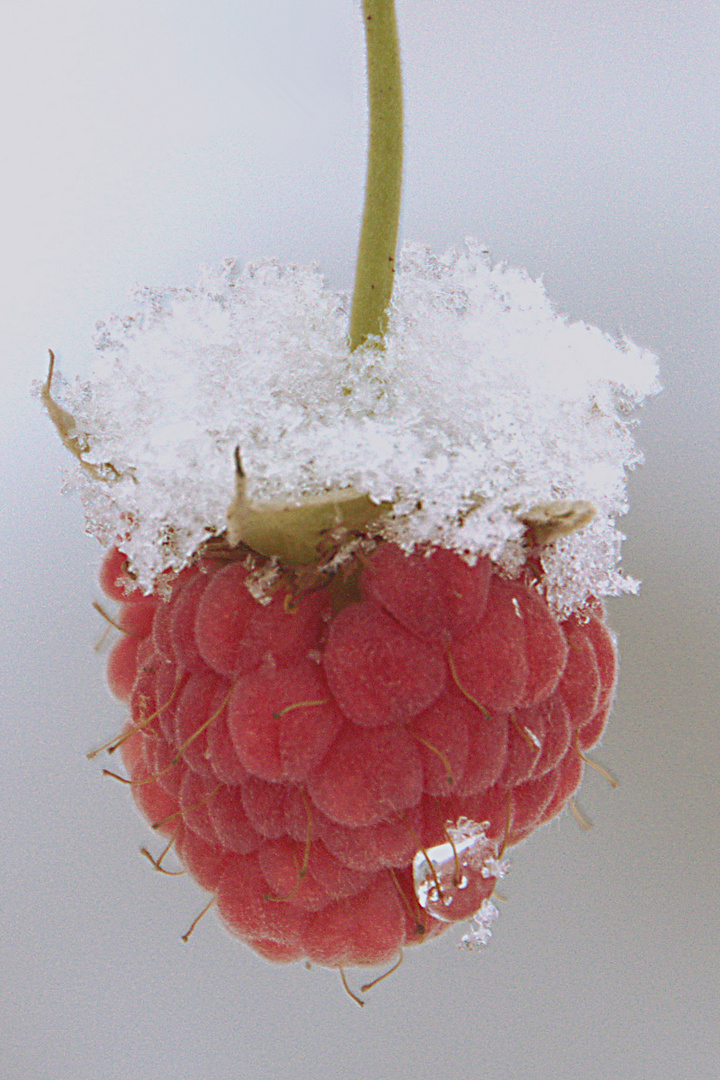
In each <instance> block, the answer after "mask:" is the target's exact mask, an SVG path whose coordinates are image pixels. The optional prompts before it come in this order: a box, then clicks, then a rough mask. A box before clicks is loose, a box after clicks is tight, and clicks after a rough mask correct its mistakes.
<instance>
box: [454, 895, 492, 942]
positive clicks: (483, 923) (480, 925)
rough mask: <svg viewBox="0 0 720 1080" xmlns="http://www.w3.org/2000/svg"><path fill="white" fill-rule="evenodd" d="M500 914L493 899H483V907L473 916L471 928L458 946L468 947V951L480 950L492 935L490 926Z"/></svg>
mask: <svg viewBox="0 0 720 1080" xmlns="http://www.w3.org/2000/svg"><path fill="white" fill-rule="evenodd" d="M499 914H500V912H499V911H498V909H497V908H496V907H495V905H494V904H493V902H492V900H483V903H482V907H481V908H480V910H479V911H476V912H475V914H474V915H473V917H472V920H471V922H470V930H469V931H468V933H467V934H465V935H464V936H463V937H462V938H461V939H460V944H459V945H458V948H459V949H467V950H468V952H479V951H480V949H482V948H484V947H485V946H486V945H487V944H488V942H489V941H490V938H491V937H492V930H491V929H490V927H491V926H492V924H493V923H494V922H495V920H496V919H497V917H498V915H499Z"/></svg>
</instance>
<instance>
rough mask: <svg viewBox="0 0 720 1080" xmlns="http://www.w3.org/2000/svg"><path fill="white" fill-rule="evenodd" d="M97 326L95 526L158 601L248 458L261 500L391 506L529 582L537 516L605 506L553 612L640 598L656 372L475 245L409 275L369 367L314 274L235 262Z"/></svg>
mask: <svg viewBox="0 0 720 1080" xmlns="http://www.w3.org/2000/svg"><path fill="white" fill-rule="evenodd" d="M136 300H137V310H136V311H135V312H134V314H131V315H129V316H127V317H123V318H120V317H114V318H111V319H110V320H109V321H108V322H107V323H106V324H101V325H99V327H98V333H97V337H96V343H95V344H96V351H95V354H94V358H93V360H92V361H91V362H90V364H89V366H88V376H87V378H86V379H81V380H77V381H75V382H74V383H72V384H68V383H64V382H63V381H62V379H60V378H57V377H56V378H55V380H54V383H53V393H54V395H55V398H56V400H57V401H58V404H59V405H60V406H61V407H63V408H64V409H66V410H67V411H68V412H69V413H71V414H72V417H73V418H74V420H75V434H76V435H77V436H78V440H79V441H78V444H79V443H80V441H82V440H84V443H83V445H87V447H88V449H87V450H86V451H85V452H84V454H83V457H84V460H85V462H86V464H93V465H95V466H108V465H111V466H112V469H108V468H105V469H101V468H96V469H94V470H92V471H91V470H89V469H87V468H83V467H82V465H81V464H80V463H75V464H74V466H73V467H74V469H75V482H76V484H77V486H78V487H79V488H80V491H81V494H82V498H83V501H84V504H85V511H86V516H87V527H88V530H89V531H90V532H91V533H93V534H94V535H96V536H97V537H98V539H99V540H100V541H101V542H102V543H103V544H109V543H111V542H113V541H116V540H117V541H118V542H119V546H120V547H121V548H122V549H123V551H125V552H126V553H127V555H128V556H129V560H130V564H131V566H132V568H133V570H134V572H135V574H136V575H137V577H138V579H139V582H140V584H141V586H142V587H143V588H144V589H146V590H149V589H150V588H151V587H152V585H153V582H154V581H155V580H156V579H157V577H158V575H159V574H160V573H161V572H162V571H164V570H166V569H179V568H180V567H182V566H183V565H185V564H186V563H187V562H188V561H189V560H190V559H191V557H192V556H193V553H194V552H195V551H196V550H197V548H198V547H199V545H200V544H202V543H203V542H204V541H205V540H206V539H207V538H208V537H210V536H213V535H217V534H220V533H222V532H223V530H224V529H225V525H226V512H227V509H228V506H229V504H230V503H231V501H232V499H233V495H234V460H233V459H234V453H235V449H236V448H237V447H239V448H240V450H241V453H242V461H243V465H244V469H245V472H246V475H247V480H248V494H249V496H250V498H251V499H252V500H253V501H254V502H255V503H263V502H266V501H269V500H280V501H285V502H288V503H293V504H297V503H298V502H299V501H301V500H302V499H303V498H304V497H308V496H309V497H317V496H321V495H323V494H324V493H326V492H327V491H329V490H333V489H344V488H348V487H352V488H355V489H356V490H357V491H358V492H363V493H367V494H369V495H370V496H371V498H372V499H373V500H375V501H376V502H378V503H379V502H382V501H384V500H389V501H392V502H393V504H394V513H393V514H392V515H390V516H389V517H388V518H387V519H386V521H385V525H384V528H385V531H386V534H387V535H388V536H391V537H393V538H394V539H396V540H397V541H398V542H399V543H401V544H402V545H403V546H404V547H406V548H411V547H412V546H413V545H415V544H418V543H422V542H428V541H429V542H432V543H437V544H443V545H445V546H447V547H451V548H455V549H457V550H458V551H461V552H464V553H466V555H467V557H468V558H470V559H472V558H473V557H475V556H477V554H478V553H486V554H488V555H490V556H491V558H493V559H495V560H496V561H497V562H499V563H500V564H501V565H502V566H504V567H505V568H506V569H507V570H509V571H510V572H511V573H515V572H517V571H518V569H519V568H520V567H521V565H522V562H523V559H524V557H525V554H524V549H523V547H522V545H521V543H520V539H521V537H522V533H523V525H522V523H521V521H520V516H521V515H522V513H523V512H524V511H528V510H530V509H531V508H533V507H535V506H537V505H538V504H540V503H544V502H547V501H552V500H558V499H569V500H587V501H589V502H591V503H593V504H594V505H595V507H597V510H598V513H597V516H596V517H595V519H594V521H593V522H592V524H591V525H590V526H588V527H587V528H585V529H583V530H582V531H580V532H577V533H574V534H572V535H570V536H567V537H563V538H561V539H559V540H556V541H554V542H553V543H551V544H550V545H549V546H548V547H547V549H546V552H545V556H544V568H545V574H546V589H547V593H548V596H549V598H550V600H551V602H552V603H553V604H554V605H555V606H556V607H557V609H558V610H561V611H569V610H572V609H573V608H575V607H577V606H578V605H580V604H582V602H583V601H584V600H585V599H586V598H587V596H588V595H590V594H593V595H596V596H605V595H612V594H616V593H618V592H622V591H627V590H632V589H634V588H635V583H634V582H632V581H628V580H627V579H625V578H624V577H623V576H622V574H621V573H620V572H619V569H618V561H619V554H620V543H621V540H622V536H621V534H620V533H619V532H618V530H617V527H616V524H615V519H616V518H617V517H618V515H621V514H622V513H624V512H625V510H626V494H625V490H626V473H627V470H628V469H630V468H632V467H633V466H634V465H636V464H637V463H638V462H639V460H640V455H639V454H638V452H637V449H636V447H635V445H634V441H633V437H632V428H633V425H634V423H635V419H634V414H635V411H636V409H637V406H638V405H640V404H641V403H642V401H643V400H644V399H645V398H646V397H647V396H648V395H649V394H653V393H655V392H656V391H657V390H658V388H659V387H658V382H657V370H656V369H657V364H656V359H655V357H654V356H653V355H652V354H651V353H649V352H647V351H646V350H643V349H641V348H639V347H637V346H636V345H634V344H632V343H631V342H630V341H628V340H626V339H622V340H620V341H615V340H613V339H611V338H610V337H608V336H607V335H605V334H603V333H601V332H600V331H599V330H597V329H595V328H594V327H591V326H588V325H586V324H585V323H582V322H570V321H568V320H567V319H566V318H564V317H562V316H561V315H559V314H557V313H556V312H555V310H554V309H553V307H552V305H551V303H550V301H549V300H548V298H547V296H546V294H545V290H544V287H543V285H542V283H541V282H539V281H534V280H532V279H531V278H530V277H529V276H528V275H527V274H526V273H525V272H523V271H521V270H514V269H510V268H508V267H506V266H504V265H495V266H493V265H492V264H491V263H490V261H489V259H488V257H487V253H486V252H484V251H483V250H482V249H481V248H479V247H478V246H477V245H475V244H474V243H468V244H467V245H466V247H465V248H464V249H463V250H461V251H455V250H452V251H449V252H447V253H445V254H444V255H441V256H437V255H434V254H432V253H431V252H430V251H428V250H427V249H425V248H423V247H420V246H407V247H405V248H404V250H403V252H402V253H401V257H400V259H399V264H398V271H397V277H396V287H395V293H394V297H393V304H392V310H391V312H390V327H389V331H388V335H387V339H386V347H385V349H384V350H379V349H378V348H377V347H375V345H376V344H377V343H375V345H373V344H372V343H371V344H370V345H369V346H367V347H364V348H363V349H361V350H358V351H357V352H355V353H353V354H350V352H349V350H348V345H347V339H346V335H347V325H348V310H349V299H348V296H347V294H346V293H343V292H333V291H332V290H330V289H329V288H328V287H327V286H326V284H325V282H324V281H323V279H322V277H321V275H320V273H319V272H318V271H317V270H316V269H315V268H312V267H311V268H299V267H294V266H287V267H283V266H280V265H278V264H277V263H275V262H272V261H266V262H262V263H257V264H254V265H248V266H245V267H240V266H238V265H237V264H235V263H233V262H228V263H226V264H225V265H224V266H223V267H221V268H220V269H219V270H218V271H216V272H206V273H205V274H204V275H203V277H202V278H201V280H200V282H199V283H198V284H197V286H195V287H191V288H184V289H164V290H163V289H144V290H142V291H141V292H140V293H139V294H138V296H137V298H136Z"/></svg>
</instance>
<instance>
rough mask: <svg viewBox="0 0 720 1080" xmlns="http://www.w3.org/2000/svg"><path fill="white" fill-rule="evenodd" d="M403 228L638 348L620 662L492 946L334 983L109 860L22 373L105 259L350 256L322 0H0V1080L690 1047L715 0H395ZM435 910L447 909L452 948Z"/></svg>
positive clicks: (713, 568) (171, 261) (714, 616)
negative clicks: (604, 725)
mask: <svg viewBox="0 0 720 1080" xmlns="http://www.w3.org/2000/svg"><path fill="white" fill-rule="evenodd" d="M399 15H400V21H401V31H402V40H403V52H404V59H405V72H406V93H407V180H406V194H405V204H404V214H403V234H404V236H405V237H406V238H408V239H414V240H423V241H426V242H428V243H430V244H432V245H433V246H436V247H444V246H446V245H449V244H452V243H459V242H461V241H462V240H463V238H464V237H465V236H466V235H474V236H476V237H478V238H479V239H480V240H481V241H483V242H485V243H486V244H487V245H489V247H490V248H491V250H492V253H493V256H494V257H495V258H496V259H498V260H501V259H502V260H507V261H508V262H510V263H511V264H514V265H523V266H527V267H528V268H529V269H530V270H531V272H532V273H533V274H536V275H540V274H542V275H544V278H545V281H546V284H547V287H548V290H549V292H550V294H551V296H552V297H554V298H555V300H556V301H557V303H558V305H559V306H560V307H561V309H563V310H564V311H567V312H568V313H570V314H571V315H572V316H573V317H582V318H587V319H588V320H590V321H592V322H595V323H597V324H599V325H600V326H601V327H602V328H603V329H605V330H608V331H610V332H613V333H614V332H616V331H618V330H622V331H624V332H626V333H627V334H628V335H630V336H631V337H632V338H634V339H635V340H637V341H638V342H640V343H642V344H644V345H647V346H649V347H651V348H653V349H654V350H655V351H657V352H658V353H660V355H661V356H662V359H663V369H662V370H663V381H664V383H665V387H666V389H665V393H664V395H663V396H662V398H660V399H657V400H656V401H655V402H653V403H652V404H651V405H650V406H648V408H647V409H646V410H645V415H644V417H643V424H642V428H641V431H640V442H641V445H642V446H643V448H644V449H645V451H646V454H647V459H648V460H647V465H646V466H645V467H644V468H643V469H642V470H640V471H638V472H637V473H635V474H634V475H633V477H632V480H631V494H632V500H633V509H632V512H631V513H630V515H629V516H628V517H627V519H626V527H627V532H628V534H629V537H630V539H629V540H628V542H627V545H626V549H625V564H626V567H627V569H628V571H629V572H630V573H632V574H633V575H635V576H637V577H642V578H643V579H644V587H643V591H642V594H641V596H640V598H638V599H635V600H633V599H624V600H621V601H617V602H614V603H613V604H612V605H611V610H612V620H613V623H614V626H615V627H616V629H617V630H618V632H619V634H620V640H621V651H622V678H621V684H620V692H619V695H618V699H617V706H616V709H615V717H614V720H613V722H612V724H611V726H610V729H609V731H608V734H607V736H606V738H605V740H604V744H603V746H602V748H601V750H600V752H599V754H598V755H597V756H598V757H599V759H600V760H601V761H602V762H603V763H604V764H605V765H607V766H608V767H609V768H611V769H612V770H613V771H614V772H615V773H616V775H617V776H618V777H619V779H620V787H619V788H618V790H617V791H612V790H611V789H610V788H609V787H608V785H607V784H606V782H605V781H604V780H603V778H602V777H601V776H600V775H598V774H591V775H589V776H588V777H587V779H586V781H585V784H584V786H583V789H582V795H581V804H582V806H583V808H584V810H585V812H586V813H587V814H588V815H589V816H590V817H591V818H592V819H593V821H594V823H595V827H594V829H593V830H592V831H591V832H590V833H588V834H587V835H585V834H583V833H582V832H581V831H580V830H579V829H578V827H577V826H576V825H575V823H574V822H573V820H572V819H571V818H570V817H567V816H566V817H563V818H562V819H561V820H560V821H559V822H558V823H557V824H554V825H553V826H551V827H549V828H547V829H546V830H545V831H544V832H543V833H541V834H540V835H538V836H536V837H534V838H532V839H531V841H530V842H529V843H528V844H527V845H525V846H524V847H522V848H521V849H520V850H518V851H517V852H516V853H515V855H514V858H513V868H512V872H511V876H510V877H509V879H508V881H507V883H506V884H505V890H504V891H505V892H506V894H507V896H508V902H507V903H505V904H504V905H503V908H502V916H501V919H500V922H499V923H498V925H497V929H496V934H495V937H494V939H493V942H492V944H491V946H490V948H489V949H488V951H487V952H486V953H484V954H483V955H481V956H479V957H478V956H467V955H463V954H461V953H459V952H457V951H456V949H455V948H454V940H453V939H452V938H451V937H450V936H446V937H445V938H444V939H442V940H440V941H439V942H437V943H435V944H434V945H431V946H427V947H425V948H423V949H421V950H419V951H416V952H414V953H411V954H410V955H409V956H408V957H407V959H406V963H405V965H404V966H403V968H402V969H401V970H400V971H399V972H398V973H397V974H396V975H395V976H394V977H393V978H392V979H391V980H389V981H388V982H386V983H384V984H382V985H381V986H379V987H377V988H376V989H375V990H374V991H373V992H372V993H371V994H370V996H369V1001H368V1005H367V1007H366V1009H365V1010H364V1012H361V1011H360V1010H359V1009H357V1008H356V1006H355V1005H353V1003H352V1002H351V1001H350V1000H349V999H348V998H347V997H346V996H345V995H344V993H343V992H342V990H341V989H340V986H339V981H338V979H337V977H336V975H335V974H333V973H328V972H324V971H322V970H313V971H311V972H308V971H306V970H305V969H304V968H303V967H302V966H301V965H296V966H293V967H290V968H281V967H273V966H272V965H269V964H266V963H264V962H263V961H261V960H259V959H258V958H256V957H255V956H254V955H253V954H252V953H250V952H249V951H248V950H246V949H244V948H242V947H241V946H239V945H237V944H235V943H234V942H232V941H231V940H230V939H229V938H227V937H226V936H225V934H224V933H223V932H222V931H221V930H220V928H219V926H218V924H217V923H216V921H215V920H214V918H208V919H206V920H205V921H204V922H203V923H202V924H201V925H200V926H199V927H198V929H197V931H196V933H195V935H194V937H193V938H192V939H191V941H190V943H189V944H188V945H183V943H182V942H181V941H180V935H181V934H182V932H183V931H184V930H185V929H186V928H187V925H188V923H189V922H190V920H191V919H192V917H193V916H194V914H195V913H196V912H197V910H199V907H200V906H201V903H202V900H201V896H200V894H199V892H198V891H197V890H196V889H195V888H194V887H193V886H192V884H190V883H188V882H187V881H186V880H185V879H182V878H180V879H164V878H162V877H160V876H159V875H156V874H154V873H153V872H152V870H151V868H150V866H149V864H148V863H147V862H145V861H144V860H143V859H142V858H141V857H140V856H139V854H138V849H139V847H140V845H141V844H142V843H145V842H147V840H148V834H147V831H146V829H145V827H144V825H143V824H142V823H141V821H140V820H139V818H138V817H137V816H136V815H135V814H134V812H133V811H132V810H131V808H130V806H129V805H128V802H129V800H128V797H127V793H126V792H125V791H124V790H122V789H121V788H120V787H119V785H115V784H114V783H113V782H111V781H108V780H104V779H103V778H102V777H101V775H100V767H99V765H98V764H90V763H88V762H87V761H86V760H85V757H84V752H85V751H86V750H87V749H88V748H89V747H92V746H93V745H95V744H96V743H97V742H98V741H99V740H101V739H102V738H103V737H104V736H107V735H110V734H111V733H112V732H113V730H114V729H115V728H116V727H117V725H118V723H119V722H120V720H121V718H122V709H121V708H119V707H118V706H117V704H116V703H114V702H113V701H112V700H111V699H110V698H109V696H108V694H107V692H106V690H105V688H104V683H103V674H102V662H101V660H100V659H98V657H97V656H96V655H95V654H94V653H93V644H94V642H95V640H96V638H97V637H98V635H99V632H100V623H99V620H98V617H97V616H96V614H95V612H94V611H93V610H92V608H91V602H92V600H93V599H94V598H95V597H97V596H98V591H97V588H96V587H95V585H94V575H95V572H96V568H97V564H98V560H99V551H98V550H97V549H96V547H95V545H94V543H93V542H91V541H89V540H88V538H87V537H85V536H84V535H83V521H82V516H81V512H80V509H79V505H78V502H77V500H76V498H75V497H73V496H67V497H63V496H61V494H60V487H61V475H60V471H61V467H62V464H63V461H64V452H63V450H62V448H61V447H60V446H59V444H58V441H57V439H56V438H55V436H54V434H53V432H52V431H51V430H50V426H49V424H48V422H47V421H46V420H45V419H44V418H43V416H42V415H41V414H40V411H39V409H38V407H37V405H36V403H34V402H32V401H31V400H30V399H29V396H28V395H29V389H28V388H29V383H30V381H31V380H32V379H33V378H40V377H42V375H43V374H44V365H45V357H46V350H47V348H48V346H52V347H53V348H54V349H55V350H56V352H57V353H58V356H59V359H60V362H61V364H62V366H63V368H64V369H65V370H66V371H68V372H72V371H73V370H82V366H83V364H84V362H85V359H86V357H87V356H88V355H89V344H88V343H89V338H90V335H91V333H92V329H93V325H94V322H95V320H96V319H98V318H101V317H103V316H105V315H107V314H108V313H110V312H111V311H113V310H116V311H118V310H119V311H122V310H124V309H125V308H126V307H127V306H128V300H127V295H128V292H129V290H130V289H131V288H132V287H133V286H134V285H135V284H136V283H155V284H160V283H165V282H167V283H172V284H183V283H187V282H192V281H194V280H195V277H196V274H197V272H198V269H199V267H200V266H201V265H202V264H205V265H212V264H214V263H216V262H217V261H218V260H220V259H221V258H223V257H225V256H228V255H233V256H237V257H239V258H241V259H246V258H252V257H255V256H259V255H276V256H278V257H279V258H280V259H282V260H286V261H299V262H308V261H312V260H315V261H317V262H318V263H320V264H321V266H322V267H323V268H324V269H325V271H326V272H327V274H328V276H329V278H330V279H331V281H332V282H333V283H335V284H340V285H349V284H350V282H351V276H352V266H353V260H354V247H355V242H356V235H357V225H358V215H359V211H360V205H361V189H362V181H363V175H364V162H363V155H364V138H365V136H364V112H365V99H364V95H365V91H364V82H363V55H362V38H361V30H360V22H359V18H358V5H357V3H356V0H302V2H301V0H263V2H262V3H258V2H252V3H251V2H249V0H233V2H229V0H203V2H202V3H201V2H190V0H173V2H170V0H122V2H120V0H100V2H98V0H56V2H50V0H23V2H20V0H4V3H3V4H2V8H1V10H0V50H2V53H3V56H2V59H1V61H0V91H1V92H0V102H1V105H0V108H2V110H3V113H4V116H5V119H4V121H3V124H2V128H1V129H0V147H1V148H2V159H3V166H2V171H1V172H0V191H1V198H0V206H1V208H2V217H3V232H2V235H3V239H2V246H1V248H0V266H1V268H2V275H3V280H2V286H1V289H0V305H1V306H2V345H1V351H0V363H2V375H3V397H2V427H1V429H0V430H1V433H2V436H1V438H2V441H1V446H2V461H1V462H0V484H1V485H2V501H1V502H0V506H1V507H2V513H3V520H2V524H3V527H2V552H1V554H2V558H1V559H0V580H1V582H2V594H3V595H2V617H1V619H0V634H1V635H2V639H3V641H2V661H1V663H2V669H1V674H0V708H1V710H2V750H1V753H0V779H1V787H0V792H1V793H0V799H1V800H2V837H3V839H2V844H1V846H0V859H1V860H2V885H1V886H0V888H1V890H2V907H1V910H0V921H1V926H0V932H1V938H2V946H1V948H2V978H1V979H0V994H1V1001H2V1030H1V1032H0V1039H1V1041H2V1049H1V1051H0V1055H1V1056H0V1061H1V1062H2V1065H1V1066H0V1071H2V1069H4V1072H3V1073H2V1075H3V1078H4V1077H7V1078H8V1080H169V1078H172V1080H174V1078H181V1080H235V1078H240V1080H245V1078H253V1080H305V1078H312V1080H337V1078H340V1080H343V1078H346V1077H347V1078H350V1080H360V1078H363V1080H364V1078H369V1080H411V1078H413V1080H415V1078H417V1080H425V1078H428V1080H429V1078H433V1080H434V1078H436V1077H465V1078H475V1077H478V1078H480V1077H485V1076H492V1077H493V1080H570V1078H573V1080H576V1078H580V1080H606V1078H609V1080H676V1078H677V1077H681V1078H683V1080H711V1078H715V1077H717V1075H718V1072H717V1070H718V1065H717V1061H718V1058H719V1057H720V1037H719V1033H718V1019H717V1004H718V996H719V994H718V991H719V990H720V986H719V976H718V972H719V971H720V962H719V961H720V955H719V954H720V950H719V948H718V939H719V933H718V931H719V928H720V918H719V916H718V895H719V889H718V886H719V885H720V881H719V877H720V875H719V872H718V864H719V860H718V836H719V835H720V830H719V829H718V817H719V814H718V810H719V799H718V775H719V771H720V737H719V723H718V713H719V711H720V710H719V708H718V705H719V701H718V698H719V695H718V644H719V632H718V631H719V627H718V608H719V605H718V585H719V579H720V573H719V569H718V567H719V558H718V557H719V555H720V551H719V546H720V545H719V544H718V525H719V524H720V522H719V520H718V518H719V506H718V504H719V501H720V500H719V498H718V494H719V493H718V479H717V476H718V465H719V463H720V454H719V453H718V450H719V446H718V426H719V424H720V392H719V390H718V380H717V359H718V351H719V348H718V347H719V345H720V341H719V340H718V338H719V334H718V329H719V326H720V319H719V317H718V300H717V294H718V284H719V282H720V275H719V273H718V270H719V255H718V250H719V245H718V225H719V223H720V182H719V178H718V149H717V148H718V143H719V141H720V140H719V137H720V93H719V92H718V73H719V72H720V7H719V6H718V4H717V3H710V2H707V3H706V2H701V0H694V2H692V0H690V2H689V0H653V2H645V0H614V2H613V0H600V2H599V3H592V4H591V3H589V2H588V3H584V2H579V0H554V2H553V0H533V2H520V0H504V2H500V0H487V2H480V0H463V2H460V0H400V3H399ZM458 936H459V935H457V934H456V935H455V940H457V937H458Z"/></svg>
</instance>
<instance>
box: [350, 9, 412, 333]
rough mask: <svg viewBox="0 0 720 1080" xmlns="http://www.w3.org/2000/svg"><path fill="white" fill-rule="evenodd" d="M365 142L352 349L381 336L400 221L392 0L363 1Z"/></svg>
mask: <svg viewBox="0 0 720 1080" xmlns="http://www.w3.org/2000/svg"><path fill="white" fill-rule="evenodd" d="M363 21H364V24H365V44H366V49H367V72H368V105H369V110H370V135H369V142H368V161H367V174H366V179H365V206H364V209H363V218H362V226H361V230H360V243H359V247H358V257H357V265H356V269H355V288H354V291H353V298H352V309H351V312H350V332H349V339H350V349H351V350H355V349H357V348H358V347H359V346H361V345H363V344H364V343H365V342H366V341H367V340H368V338H371V337H378V338H381V339H382V338H383V337H384V335H385V332H386V330H387V323H388V307H389V305H390V299H391V297H392V290H393V278H394V274H395V251H396V248H397V238H398V225H399V220H400V196H401V188H402V158H403V145H402V143H403V107H402V73H401V69H400V45H399V41H398V31H397V19H396V16H395V0H363Z"/></svg>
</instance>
